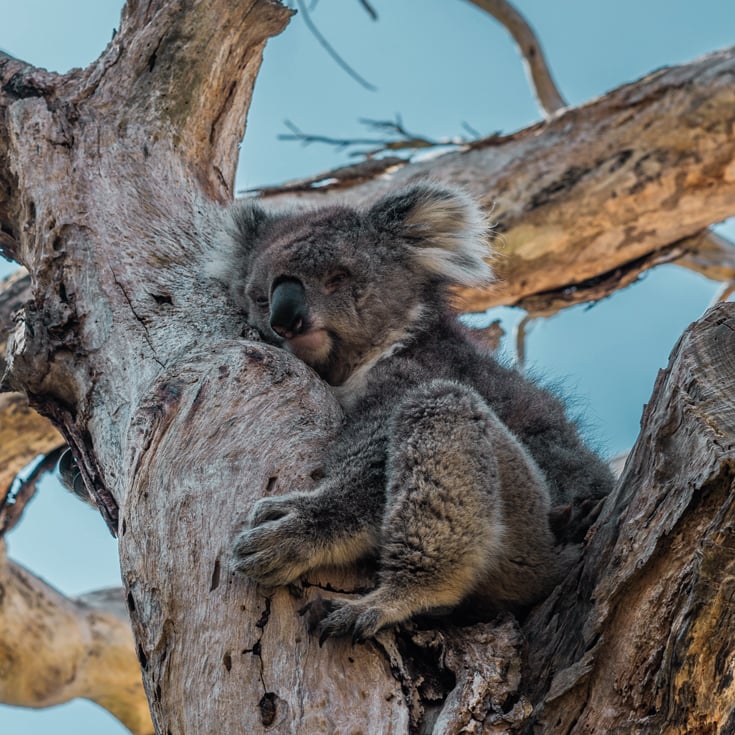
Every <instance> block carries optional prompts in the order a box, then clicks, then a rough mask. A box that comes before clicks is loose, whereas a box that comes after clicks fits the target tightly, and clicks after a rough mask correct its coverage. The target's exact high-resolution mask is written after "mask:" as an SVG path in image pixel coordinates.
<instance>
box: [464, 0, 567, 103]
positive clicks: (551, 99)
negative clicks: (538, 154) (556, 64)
mask: <svg viewBox="0 0 735 735" xmlns="http://www.w3.org/2000/svg"><path fill="white" fill-rule="evenodd" d="M468 2H471V3H472V4H473V5H475V6H477V7H478V8H481V9H482V10H484V11H485V12H486V13H490V15H492V16H493V18H495V19H496V20H497V21H499V22H500V23H501V24H502V25H503V26H505V28H506V29H507V30H508V31H509V32H510V34H511V36H513V40H514V41H515V42H516V44H517V45H518V50H519V51H520V52H521V56H522V57H523V61H524V64H525V66H526V71H527V72H528V77H529V81H530V83H531V87H532V88H533V91H534V93H535V95H536V99H537V100H538V103H539V107H540V108H541V111H542V112H543V113H544V114H545V115H546V116H547V117H550V116H551V115H553V113H555V112H556V111H557V110H560V109H562V108H563V107H566V106H567V103H566V101H565V100H564V97H562V95H561V92H559V90H558V88H557V86H556V83H555V82H554V79H553V78H552V76H551V71H550V69H549V67H548V64H547V63H546V58H545V56H544V52H543V50H542V48H541V43H540V42H539V40H538V38H537V37H536V34H535V33H534V31H533V28H531V26H530V25H529V24H528V22H527V21H526V19H525V18H524V17H523V16H522V15H521V14H520V13H519V12H518V11H517V10H516V9H515V7H514V6H513V5H512V3H510V2H507V0H468Z"/></svg>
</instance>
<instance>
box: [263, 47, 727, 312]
mask: <svg viewBox="0 0 735 735" xmlns="http://www.w3.org/2000/svg"><path fill="white" fill-rule="evenodd" d="M733 70H735V49H727V50H724V51H721V52H718V53H715V54H711V55H709V56H707V57H704V58H702V59H699V60H697V61H695V62H693V63H691V64H686V65H682V66H677V67H672V68H669V69H663V70H660V71H658V72H656V73H654V74H651V75H649V76H648V77H645V78H644V79H642V80H639V81H638V82H635V83H632V84H628V85H625V86H623V87H620V88H618V89H616V90H614V91H612V92H610V93H609V94H607V95H605V96H604V97H600V98H598V99H596V100H593V101H591V102H589V103H587V104H585V105H583V106H581V107H578V108H568V109H566V110H564V111H563V112H561V113H559V114H558V115H555V116H554V117H553V118H551V119H549V120H548V121H547V122H545V123H539V124H537V125H534V126H532V127H530V128H527V129H525V130H523V131H520V132H518V133H515V134H513V135H508V136H502V137H499V136H494V137H492V138H489V139H486V140H482V141H475V142H473V143H472V144H471V145H468V146H467V148H466V149H462V150H458V151H454V152H449V153H446V154H444V155H442V156H439V157H436V158H433V159H431V160H425V161H415V162H411V163H409V162H404V163H401V162H397V163H395V164H394V165H393V166H392V167H391V169H390V172H389V173H388V174H386V172H385V170H382V171H380V172H379V173H378V172H377V171H376V174H375V175H374V176H372V177H370V178H356V179H353V180H342V179H340V178H339V177H338V176H335V177H331V175H330V173H329V172H327V173H325V174H323V175H322V176H320V177H319V180H318V181H317V182H316V183H315V184H314V185H313V189H314V191H313V192H309V191H308V190H305V188H304V185H303V182H301V185H300V186H299V187H298V188H297V189H290V188H289V187H288V186H286V188H285V189H284V191H283V192H279V191H278V189H277V188H270V189H268V190H267V191H265V192H264V195H266V196H267V197H268V199H269V201H271V202H273V204H274V205H275V206H279V205H283V206H291V205H293V204H298V205H300V206H303V205H305V204H309V202H310V201H318V202H319V203H325V202H328V201H329V200H330V198H333V199H335V200H336V199H340V200H347V201H349V202H353V203H357V204H360V203H362V204H364V203H366V202H369V201H371V200H372V199H374V198H377V197H378V196H380V195H381V194H382V193H384V192H385V191H386V190H387V189H389V188H391V187H395V186H401V185H405V184H407V183H409V182H412V181H415V180H417V179H420V178H422V177H431V178H432V179H434V180H440V181H445V182H447V183H454V184H457V183H458V184H461V185H463V186H464V187H466V188H467V189H468V190H469V191H470V192H472V193H473V194H475V195H476V196H477V197H479V198H481V199H483V200H484V202H485V204H486V205H487V208H488V210H492V213H493V219H494V220H495V222H496V223H497V224H496V231H497V232H500V233H502V235H503V238H502V243H501V245H502V248H501V257H500V258H498V259H497V261H496V262H495V264H494V265H495V270H496V272H497V275H498V277H499V280H498V282H496V283H495V284H494V285H493V286H492V287H491V288H489V289H484V290H480V289H475V290H471V291H465V292H464V293H463V294H462V302H463V308H464V309H465V310H467V311H483V310H485V309H487V308H488V307H490V306H495V305H499V304H505V305H518V306H521V307H524V308H528V309H529V310H530V311H533V312H534V313H536V312H537V311H539V312H541V313H543V311H544V310H545V309H549V308H551V307H552V306H554V303H550V299H549V298H548V295H549V294H553V295H554V297H553V299H551V301H554V302H555V301H556V300H557V297H559V295H560V294H561V301H563V302H564V303H571V301H572V300H573V299H571V300H570V297H574V296H575V295H580V294H581V292H582V291H584V290H585V287H586V286H589V285H591V286H595V285H597V286H599V285H600V284H599V283H597V284H595V280H594V279H598V278H601V277H608V276H610V275H613V276H614V275H615V274H616V273H617V272H618V271H620V275H623V273H624V272H625V271H628V272H630V271H631V270H635V268H636V267H640V264H641V262H644V263H645V259H646V258H650V259H651V263H655V262H659V259H662V262H667V261H668V260H670V259H671V258H674V257H679V256H681V255H683V254H684V253H683V250H682V249H680V251H679V252H676V253H674V252H673V251H670V249H671V248H672V244H673V243H678V242H680V241H682V240H684V239H685V238H688V237H692V236H694V235H696V234H697V233H699V232H701V231H702V230H703V229H705V228H706V227H708V226H709V225H711V224H712V223H714V222H719V221H721V220H723V219H725V218H727V217H729V216H732V215H733V214H735V205H733V202H734V201H735V140H733V137H732V136H731V135H730V134H729V132H726V131H730V130H731V129H732V125H733V124H735V112H734V111H735V91H734V88H733V85H732V83H731V79H732V74H733V73H735V72H734V71H733ZM693 90H696V96H695V97H694V98H693V97H692V94H693ZM693 100H696V101H693ZM674 208H675V210H676V216H675V217H672V216H671V212H672V210H673V209H674ZM641 259H643V261H641ZM628 277H632V275H629V276H628ZM564 291H567V293H565V294H564V293H561V292H564ZM602 293H603V291H600V290H598V294H602ZM536 294H541V295H542V296H541V297H539V298H535V295H536ZM595 296H596V295H595V293H589V294H585V295H584V299H589V298H595ZM584 299H583V300H584Z"/></svg>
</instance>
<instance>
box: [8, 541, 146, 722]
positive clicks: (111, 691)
mask: <svg viewBox="0 0 735 735" xmlns="http://www.w3.org/2000/svg"><path fill="white" fill-rule="evenodd" d="M0 588H2V590H3V605H2V615H0V642H2V662H3V666H2V667H0V702H3V703H4V704H11V705H15V706H18V707H50V706H52V705H56V704H61V703H62V702H69V701H71V700H72V699H75V698H77V697H84V698H87V699H90V700H92V701H93V702H96V703H97V704H99V705H100V706H101V707H104V708H105V709H106V710H108V711H109V712H110V713H111V714H113V715H114V716H115V717H117V718H118V719H119V720H120V721H121V722H122V723H123V724H124V725H125V726H126V727H127V728H128V729H129V730H130V731H131V732H132V733H133V734H134V735H153V725H152V724H151V718H150V713H149V711H148V703H147V701H146V696H145V693H144V691H143V682H142V680H141V675H140V664H139V663H138V659H137V657H136V655H135V646H134V644H133V636H132V631H131V629H130V621H129V620H128V615H127V610H126V609H125V604H124V602H123V592H122V590H121V589H115V590H100V591H98V592H94V593H90V594H88V595H83V596H81V597H78V598H68V597H64V596H63V595H62V594H61V593H59V592H58V591H57V590H55V589H53V588H52V587H50V586H49V585H48V584H46V582H44V581H43V580H42V579H40V578H39V577H36V576H35V575H34V574H32V573H31V572H29V571H28V570H27V569H25V568H23V567H22V566H20V565H19V564H16V563H14V562H13V561H11V560H9V559H8V558H7V556H6V554H5V544H4V542H3V541H2V540H1V539H0Z"/></svg>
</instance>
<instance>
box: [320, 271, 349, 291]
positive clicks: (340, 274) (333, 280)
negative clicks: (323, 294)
mask: <svg viewBox="0 0 735 735" xmlns="http://www.w3.org/2000/svg"><path fill="white" fill-rule="evenodd" d="M349 278H350V274H349V273H348V272H347V271H346V270H342V269H340V270H338V271H334V273H332V274H331V275H330V276H329V277H328V278H327V280H326V281H324V288H325V289H326V290H327V293H334V292H335V291H336V290H337V289H338V288H340V286H343V285H344V284H345V283H347V281H348V280H349Z"/></svg>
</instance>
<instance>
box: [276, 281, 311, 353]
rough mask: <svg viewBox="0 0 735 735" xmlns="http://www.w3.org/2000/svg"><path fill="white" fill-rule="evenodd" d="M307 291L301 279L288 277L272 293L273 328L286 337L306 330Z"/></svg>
mask: <svg viewBox="0 0 735 735" xmlns="http://www.w3.org/2000/svg"><path fill="white" fill-rule="evenodd" d="M306 311H307V310H306V292H305V291H304V287H303V286H302V285H301V282H300V281H297V280H296V279H294V278H288V279H285V280H283V281H280V282H278V283H277V284H276V286H275V288H274V289H273V292H272V293H271V311H270V325H271V329H272V330H273V331H274V332H275V333H276V334H279V335H280V336H281V337H283V338H284V339H291V338H292V337H295V336H296V335H297V334H300V333H301V332H303V331H304V329H305V325H306Z"/></svg>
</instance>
